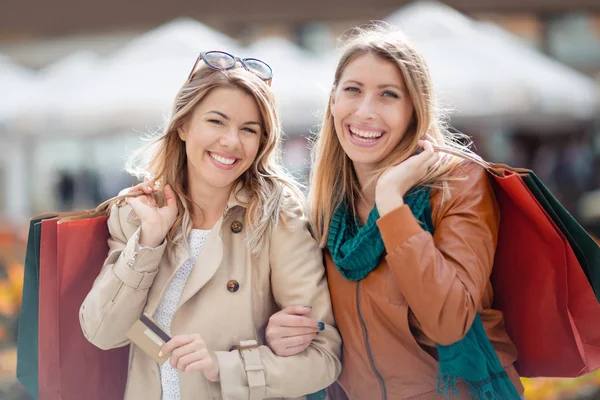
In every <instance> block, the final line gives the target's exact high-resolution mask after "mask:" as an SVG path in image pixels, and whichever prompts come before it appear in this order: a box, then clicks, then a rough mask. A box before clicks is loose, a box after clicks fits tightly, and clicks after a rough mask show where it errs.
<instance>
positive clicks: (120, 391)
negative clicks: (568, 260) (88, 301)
mask: <svg viewBox="0 0 600 400" xmlns="http://www.w3.org/2000/svg"><path fill="white" fill-rule="evenodd" d="M100 207H102V211H100V212H98V210H96V211H94V212H84V213H81V214H79V215H73V216H71V217H68V218H63V219H52V220H44V221H43V224H42V237H41V251H40V300H39V304H40V314H39V332H38V333H39V340H38V342H39V364H38V367H39V368H38V372H39V399H40V400H80V399H86V400H105V399H122V398H123V397H124V393H125V384H126V380H127V368H128V354H129V347H128V346H127V347H123V348H119V349H113V350H108V351H104V350H101V349H99V348H97V347H95V346H94V345H92V344H91V343H89V342H88V341H87V339H86V338H85V337H84V335H83V332H82V330H81V326H80V322H79V308H80V307H81V304H82V303H83V300H84V299H85V297H86V295H87V294H88V292H89V291H90V289H91V288H92V285H93V283H94V280H95V279H96V277H97V276H98V274H99V273H100V270H101V268H102V265H103V263H104V260H105V258H106V257H107V255H108V244H107V239H108V237H109V233H108V227H107V225H106V219H107V217H106V216H105V215H100V216H97V215H99V214H103V213H104V214H105V213H106V209H108V205H106V204H104V205H101V206H100ZM100 207H99V208H100ZM82 217H83V218H82Z"/></svg>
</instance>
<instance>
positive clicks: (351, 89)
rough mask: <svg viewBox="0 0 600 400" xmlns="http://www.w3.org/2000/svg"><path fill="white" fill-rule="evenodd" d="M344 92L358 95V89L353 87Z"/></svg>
mask: <svg viewBox="0 0 600 400" xmlns="http://www.w3.org/2000/svg"><path fill="white" fill-rule="evenodd" d="M344 91H346V92H351V93H358V92H360V89H359V88H357V87H354V86H348V87H347V88H345V89H344Z"/></svg>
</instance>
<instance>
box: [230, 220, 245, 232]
mask: <svg viewBox="0 0 600 400" xmlns="http://www.w3.org/2000/svg"><path fill="white" fill-rule="evenodd" d="M243 227H244V225H243V224H242V223H241V222H240V221H233V222H232V223H231V232H233V233H240V232H241V231H242V228H243Z"/></svg>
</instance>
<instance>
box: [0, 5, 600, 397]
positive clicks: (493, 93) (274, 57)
mask: <svg viewBox="0 0 600 400" xmlns="http://www.w3.org/2000/svg"><path fill="white" fill-rule="evenodd" d="M374 19H377V20H385V21H387V22H390V23H392V24H394V25H396V26H398V27H400V28H401V29H403V30H404V31H405V32H406V33H407V34H408V35H409V36H410V37H412V39H413V40H414V42H415V43H416V44H417V46H418V47H419V49H420V50H421V51H422V52H423V53H424V55H425V57H426V58H427V60H428V61H429V66H430V69H431V72H432V75H433V79H434V84H435V86H436V89H437V92H438V96H439V103H440V105H441V106H442V107H443V108H444V109H446V110H448V111H450V113H451V119H450V120H451V124H452V126H453V127H454V128H456V129H458V130H460V131H462V132H464V133H466V134H468V135H470V136H471V137H473V139H474V142H475V144H476V146H477V151H478V152H479V153H480V154H481V155H482V156H483V157H484V158H486V159H488V160H490V161H496V162H503V163H507V164H510V165H513V166H519V167H527V168H532V169H533V170H534V171H535V172H536V173H537V175H538V176H539V177H540V178H541V179H542V180H543V181H544V182H545V184H546V185H547V186H548V187H549V188H550V189H551V190H552V191H553V193H554V194H555V196H556V197H557V198H558V199H559V200H560V201H561V202H562V203H563V205H565V206H566V207H567V208H568V210H569V211H570V212H571V213H572V214H573V215H574V216H575V217H576V218H577V219H578V220H579V221H580V222H581V224H582V225H584V227H585V228H586V229H587V230H588V231H589V232H590V234H592V235H595V236H596V237H597V236H600V115H599V111H600V1H599V0H569V1H564V0H486V1H482V0H448V1H446V2H444V3H441V2H432V1H427V2H408V1H402V0H369V1H368V2H365V1H358V0H324V1H323V0H321V1H318V0H303V1H301V2H300V1H297V2H291V1H274V0H254V1H252V2H247V1H243V0H231V1H229V2H226V3H218V2H215V3H211V2H201V1H196V2H192V1H187V0H181V1H178V2H162V1H159V0H146V1H143V2H142V1H140V0H130V1H127V2H121V1H118V0H104V1H102V2H86V1H76V0H54V1H52V2H41V1H38V2H33V3H32V2H23V1H18V0H2V2H1V3H0V399H3V400H4V399H26V397H25V396H24V395H23V394H22V392H21V391H20V390H19V386H18V384H17V383H16V379H15V363H16V355H15V340H16V318H17V316H18V311H19V303H20V296H21V285H22V278H23V271H22V269H23V260H24V253H25V240H26V234H27V232H26V230H27V227H28V219H29V218H30V217H31V216H33V215H36V214H39V213H42V212H48V211H58V210H72V209H83V208H92V207H94V206H95V205H97V204H98V203H100V202H101V201H102V200H105V199H107V198H109V197H112V196H114V195H116V194H117V193H118V191H119V190H121V189H122V188H124V187H127V186H130V185H131V184H133V183H134V180H133V179H132V178H131V177H129V176H128V175H127V174H126V173H125V172H124V171H123V164H124V161H125V158H126V156H127V155H128V154H130V152H131V151H132V150H134V149H135V148H137V147H138V146H139V145H140V144H141V141H140V137H142V136H144V135H145V134H148V133H152V132H156V131H158V130H160V129H161V127H162V125H163V123H164V121H165V118H167V117H168V114H169V109H170V106H171V102H172V100H173V98H174V96H175V94H176V92H177V90H178V88H179V86H180V85H181V84H182V83H183V82H184V80H185V78H186V77H187V74H188V72H189V69H190V68H191V66H192V65H193V63H194V61H195V59H196V57H197V55H198V52H199V51H201V50H217V49H219V50H225V51H228V52H230V53H232V54H235V55H239V56H250V57H256V58H260V59H262V60H264V61H266V62H267V63H268V64H270V65H271V66H272V68H273V70H274V81H273V90H274V91H275V93H276V95H277V100H278V104H279V111H280V113H281V118H282V120H283V125H284V130H285V133H286V138H285V145H284V150H285V152H284V159H285V163H286V165H287V166H288V167H289V168H290V169H291V170H292V171H293V172H294V173H295V174H296V176H297V177H298V178H300V179H305V178H306V176H307V174H308V172H309V168H310V162H309V148H308V143H309V142H308V141H309V138H310V136H311V132H314V131H316V126H317V125H318V123H319V121H320V118H321V115H322V114H323V111H324V106H325V104H326V101H327V95H328V92H329V90H330V87H331V82H332V78H333V71H334V68H335V61H336V58H337V55H338V51H337V49H336V45H337V38H338V37H339V36H340V35H341V34H342V33H343V32H345V31H346V30H347V29H349V28H352V27H353V26H355V25H358V24H362V23H365V22H368V21H370V20H374ZM599 329H600V328H599ZM525 384H526V386H527V397H528V399H559V398H560V399H563V398H564V399H575V398H579V399H583V398H589V399H600V374H591V375H588V376H585V377H582V378H579V379H575V380H556V379H535V380H526V382H525Z"/></svg>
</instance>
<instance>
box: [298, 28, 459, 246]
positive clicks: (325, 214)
mask: <svg viewBox="0 0 600 400" xmlns="http://www.w3.org/2000/svg"><path fill="white" fill-rule="evenodd" d="M365 54H372V55H375V56H377V57H380V58H381V59H383V60H386V61H389V62H391V63H393V64H394V65H396V66H397V67H398V69H399V70H400V72H401V73H402V76H403V78H404V81H405V84H406V87H407V89H408V93H409V95H410V99H411V101H412V103H413V106H414V114H413V116H412V121H411V123H410V125H409V127H408V129H407V131H406V132H405V133H404V135H403V137H402V139H401V140H400V143H399V144H398V146H397V147H396V148H395V149H394V150H393V151H392V152H391V153H390V154H389V155H388V156H387V157H385V158H384V159H383V160H382V161H381V163H380V164H379V166H378V168H377V170H376V173H375V174H374V176H373V179H372V182H373V183H374V182H375V181H376V179H377V178H378V177H379V176H380V175H381V173H383V171H385V169H387V168H388V167H390V166H392V165H395V164H398V163H399V162H402V161H403V160H405V159H407V158H408V157H410V156H411V155H412V154H414V153H415V151H416V150H417V149H418V147H419V146H418V143H417V141H418V140H420V139H425V138H426V135H427V134H429V135H431V136H433V138H435V140H436V141H437V144H439V145H445V146H450V147H453V148H455V149H458V150H460V151H461V152H468V151H469V150H468V146H469V145H470V141H467V143H464V141H465V139H466V136H464V135H463V134H461V133H453V132H450V131H449V130H448V128H447V127H446V126H445V124H444V122H443V118H442V116H441V115H440V114H441V113H440V111H439V110H438V108H437V106H436V104H435V96H434V91H433V87H432V83H431V77H430V75H429V70H428V68H427V64H426V62H425V59H424V58H423V57H422V56H421V54H419V52H418V51H417V50H416V49H415V48H414V47H413V45H412V44H411V43H410V42H409V41H408V40H407V38H406V37H405V36H404V35H403V34H402V33H401V32H399V31H397V30H396V29H394V28H393V27H391V26H389V25H387V24H384V23H379V22H378V23H371V24H369V25H367V26H365V27H359V28H354V29H353V30H352V31H351V33H350V37H349V39H348V40H347V42H346V44H345V46H344V49H343V53H342V56H341V58H340V60H339V62H338V65H337V68H336V71H335V77H334V82H333V89H332V91H331V94H330V99H329V103H328V105H327V110H326V112H325V116H324V120H323V122H322V125H321V128H320V132H319V133H318V137H317V139H316V141H315V143H314V146H313V149H312V150H313V151H312V158H313V169H312V171H311V183H310V195H309V204H310V214H311V220H312V225H313V233H314V235H315V237H316V239H317V240H318V241H319V243H320V245H321V246H322V247H325V246H326V245H327V236H328V233H329V225H330V223H331V218H332V215H333V213H334V212H335V210H336V208H337V207H338V206H339V205H340V204H341V203H342V202H343V201H347V203H348V206H349V207H350V209H351V210H352V211H353V212H354V214H355V215H357V210H356V199H359V198H361V197H362V191H361V187H360V185H359V182H358V180H357V177H356V174H355V172H354V168H353V164H352V161H351V160H350V159H349V158H348V156H347V155H346V153H345V152H344V149H343V148H342V146H341V144H340V142H339V140H338V138H337V135H336V132H335V125H334V118H333V115H332V113H331V104H332V101H331V100H332V97H333V96H335V91H336V89H337V85H338V84H339V81H340V78H341V76H342V74H343V72H344V70H345V69H346V67H347V66H348V64H350V63H351V62H352V61H353V60H355V59H356V58H357V57H360V56H362V55H365ZM461 142H463V143H462V144H461ZM440 155H441V153H440ZM461 162H462V160H461V159H460V158H458V157H455V156H450V155H442V156H441V157H440V160H439V162H438V163H437V164H436V165H435V166H434V167H433V168H432V169H431V171H430V173H428V174H427V176H425V177H424V178H423V179H421V181H419V182H417V184H416V186H423V185H427V186H437V187H440V188H441V189H442V190H443V198H444V199H447V198H448V197H449V195H450V192H449V187H448V184H447V182H448V181H450V180H456V179H457V177H456V176H455V175H453V174H452V172H453V171H454V170H455V168H456V167H457V166H458V165H459V164H460V163H461Z"/></svg>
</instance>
